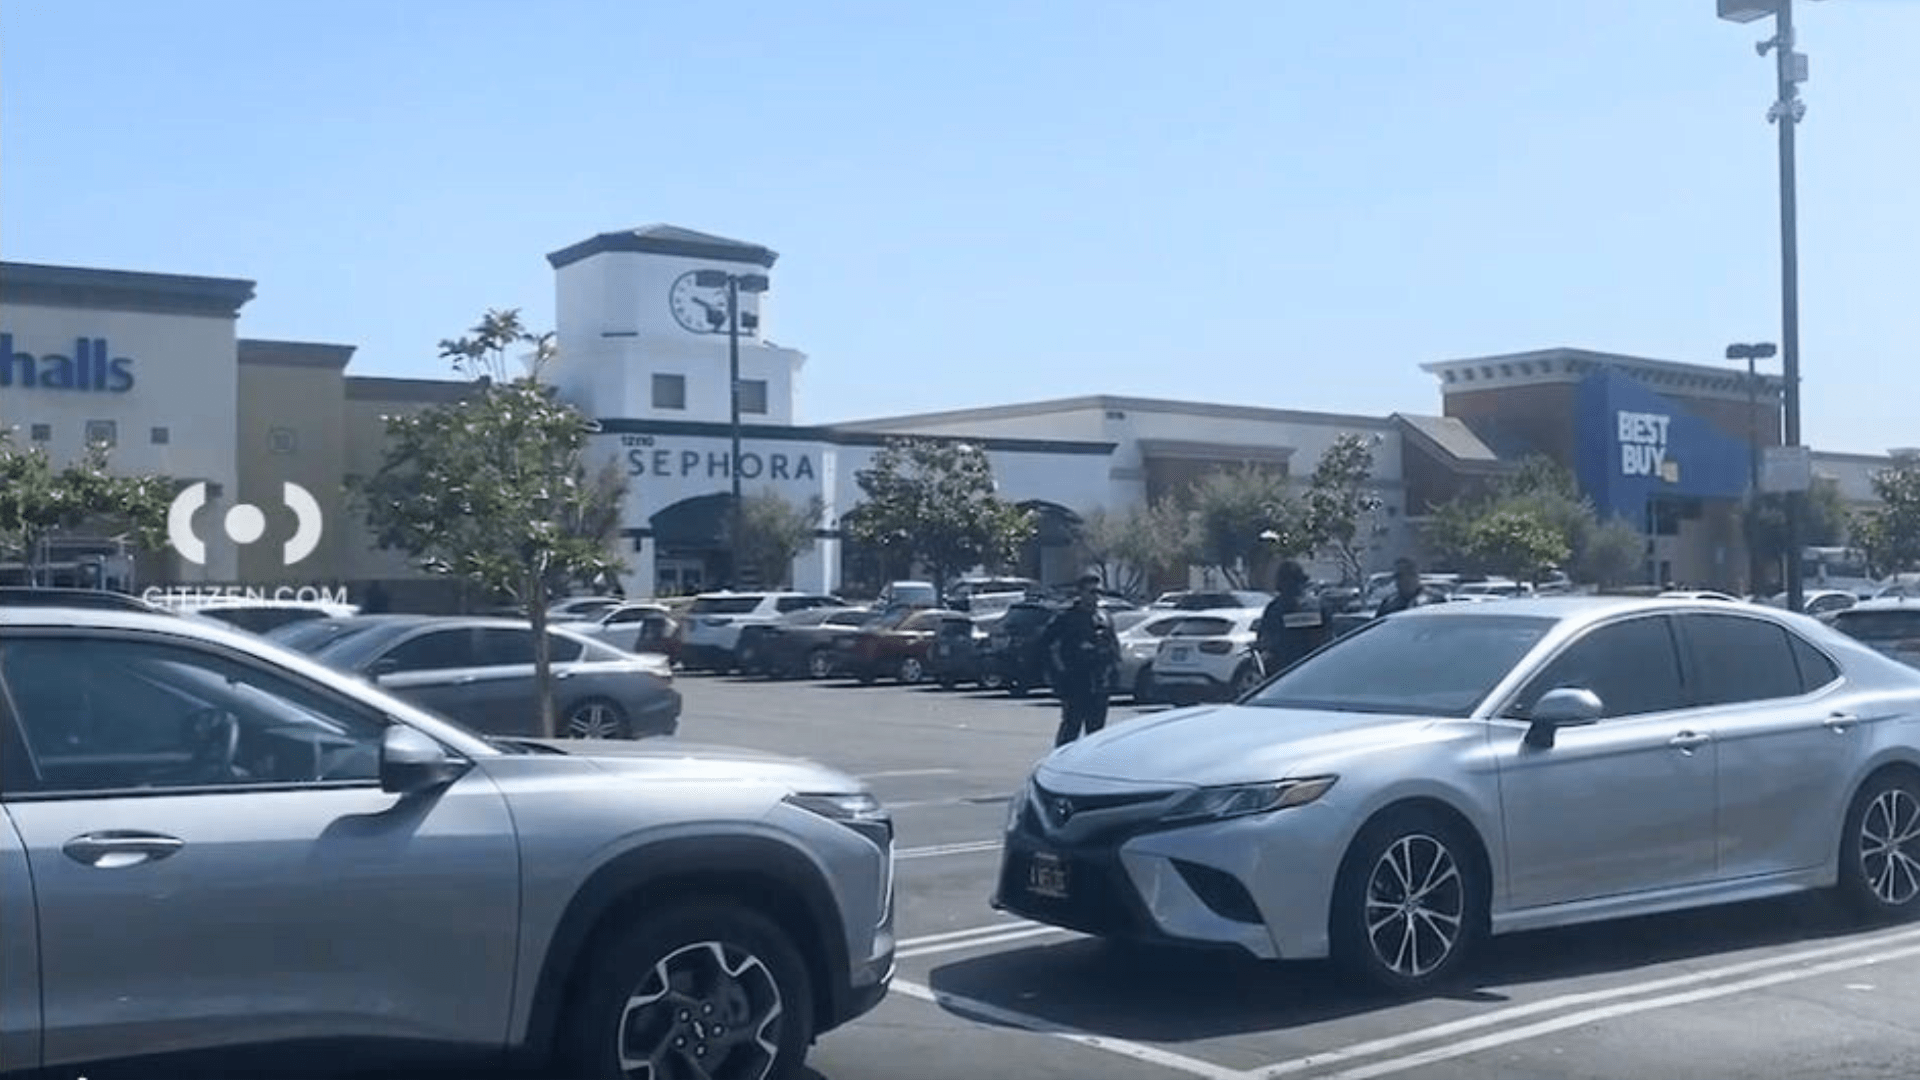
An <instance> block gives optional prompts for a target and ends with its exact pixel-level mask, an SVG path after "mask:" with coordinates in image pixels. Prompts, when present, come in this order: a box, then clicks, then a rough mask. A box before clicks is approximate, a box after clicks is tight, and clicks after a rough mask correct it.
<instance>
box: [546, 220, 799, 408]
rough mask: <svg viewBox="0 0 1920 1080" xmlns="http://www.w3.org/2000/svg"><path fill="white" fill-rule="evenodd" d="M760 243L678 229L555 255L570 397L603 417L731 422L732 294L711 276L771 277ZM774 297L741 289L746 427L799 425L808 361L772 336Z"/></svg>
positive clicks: (559, 368)
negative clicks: (709, 281) (797, 395)
mask: <svg viewBox="0 0 1920 1080" xmlns="http://www.w3.org/2000/svg"><path fill="white" fill-rule="evenodd" d="M777 258H778V256H777V255H776V254H775V253H774V252H772V251H770V250H768V249H767V248H765V247H762V246H760V245H758V244H750V243H746V242H744V241H740V240H729V239H727V238H725V237H720V236H712V235H709V234H707V233H700V232H694V231H693V230H691V229H682V228H677V227H675V226H671V225H650V226H647V227H644V228H639V229H631V230H627V231H623V232H609V233H601V234H599V235H598V236H594V237H591V238H589V239H587V240H583V241H581V242H580V243H577V244H574V245H572V246H571V247H567V248H563V249H562V250H560V251H556V252H554V253H553V254H551V255H549V256H547V262H548V263H550V264H551V265H552V266H553V268H554V276H555V292H556V305H555V312H556V316H555V327H554V330H555V336H556V337H557V339H558V345H559V350H560V357H559V360H558V361H557V362H556V363H555V364H554V366H553V368H552V370H551V371H550V373H549V377H550V378H551V380H552V382H553V383H554V385H555V386H556V387H557V388H558V389H559V391H560V393H561V394H562V395H563V396H564V397H566V398H567V400H569V401H570V402H572V403H573V404H574V405H575V406H576V407H578V408H580V409H581V410H582V411H584V412H586V413H587V414H588V415H589V416H592V417H594V418H595V419H600V420H612V419H619V420H669V421H671V420H680V421H696V422H705V423H722V424H724V423H728V422H729V421H730V420H731V417H732V403H731V399H730V397H729V394H728V386H727V376H728V359H727V336H728V323H727V318H726V314H727V289H726V287H725V286H724V285H723V286H719V287H714V286H711V285H702V284H701V273H700V272H701V271H709V272H712V271H718V272H720V273H724V274H732V275H735V276H738V277H742V278H748V277H758V278H760V279H763V280H764V279H766V278H767V277H768V276H769V273H770V271H771V270H772V267H773V264H774V260H775V259H777ZM767 295H768V294H767V293H766V292H764V291H763V292H752V291H748V290H746V289H743V290H741V292H740V422H741V423H742V424H743V425H748V426H762V425H778V426H789V425H792V424H793V423H794V422H795V415H794V412H795V410H794V390H795V383H796V381H797V379H798V376H799V373H800V369H801V367H802V366H803V365H804V364H805V363H806V357H805V355H804V354H802V353H800V352H798V351H796V350H793V349H785V348H781V347H779V346H777V345H774V344H771V343H770V342H768V341H767V339H766V332H767V321H766V314H767V310H766V308H767V305H766V300H767Z"/></svg>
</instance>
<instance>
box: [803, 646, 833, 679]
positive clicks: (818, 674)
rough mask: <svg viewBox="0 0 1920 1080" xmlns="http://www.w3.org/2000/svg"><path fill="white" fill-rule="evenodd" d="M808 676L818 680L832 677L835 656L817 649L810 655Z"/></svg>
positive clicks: (808, 657) (808, 658) (808, 655)
mask: <svg viewBox="0 0 1920 1080" xmlns="http://www.w3.org/2000/svg"><path fill="white" fill-rule="evenodd" d="M807 674H808V675H810V676H812V677H813V678H816V679H825V678H830V677H832V675H833V654H832V653H830V652H828V651H827V650H825V649H815V650H813V651H812V652H810V653H808V654H807Z"/></svg>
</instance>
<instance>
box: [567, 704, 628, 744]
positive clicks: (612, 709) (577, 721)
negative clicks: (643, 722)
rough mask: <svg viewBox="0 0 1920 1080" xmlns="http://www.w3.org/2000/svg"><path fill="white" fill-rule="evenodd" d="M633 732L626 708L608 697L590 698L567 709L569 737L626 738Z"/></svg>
mask: <svg viewBox="0 0 1920 1080" xmlns="http://www.w3.org/2000/svg"><path fill="white" fill-rule="evenodd" d="M631 734H632V733H631V731H629V729H628V725H627V713H626V710H625V709H622V708H621V707H620V706H618V705H616V704H614V703H613V702H611V701H608V700H607V699H606V698H589V699H588V700H586V701H582V702H580V703H579V704H577V705H575V706H574V707H573V708H571V709H569V710H567V722H566V737H567V738H569V739H624V738H627V737H629V736H630V735H631Z"/></svg>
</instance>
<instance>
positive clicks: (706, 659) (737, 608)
mask: <svg viewBox="0 0 1920 1080" xmlns="http://www.w3.org/2000/svg"><path fill="white" fill-rule="evenodd" d="M846 606H848V605H847V602H846V601H845V600H842V599H840V598H839V597H837V596H823V595H820V594H818V593H800V592H740V593H736V592H717V593H707V594H705V595H703V596H697V597H695V598H694V601H693V603H692V604H690V605H688V607H687V612H686V617H685V618H683V619H681V620H680V635H681V636H680V662H681V664H682V665H684V666H685V667H687V668H688V669H690V670H711V671H732V670H733V668H734V666H735V665H736V664H737V663H738V662H739V657H738V656H737V655H736V653H737V650H738V648H739V645H740V628H741V627H743V626H746V625H748V624H749V623H771V622H773V621H775V620H777V619H778V618H780V616H782V615H785V614H787V613H789V612H794V611H805V610H807V609H808V608H817V607H846Z"/></svg>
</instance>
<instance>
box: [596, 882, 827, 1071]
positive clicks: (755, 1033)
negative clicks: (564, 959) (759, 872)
mask: <svg viewBox="0 0 1920 1080" xmlns="http://www.w3.org/2000/svg"><path fill="white" fill-rule="evenodd" d="M573 1008H574V1014H573V1015H572V1016H571V1017H569V1018H568V1019H569V1023H570V1030H569V1033H568V1035H569V1039H568V1041H569V1045H568V1046H567V1048H566V1050H567V1056H568V1057H570V1058H571V1061H570V1065H571V1067H572V1069H573V1072H572V1075H578V1076H582V1077H591V1078H594V1080H601V1078H605V1080H616V1078H618V1080H655V1078H659V1080H666V1078H668V1077H681V1076H705V1077H711V1078H713V1080H787V1078H790V1077H795V1076H798V1075H799V1074H800V1067H801V1064H802V1059H803V1058H804V1057H805V1055H806V1050H807V1044H808V1041H809V1036H810V1033H811V1032H812V1030H813V1000H812V991H811V985H810V983H809V981H808V978H807V970H806V966H805V964H804V962H803V961H802V960H801V958H800V953H799V951H798V950H797V949H796V948H795V947H794V944H793V943H792V942H791V941H790V940H788V938H787V935H786V934H785V933H783V932H782V931H781V930H780V928H779V927H777V926H775V925H774V924H773V923H772V922H770V921H768V920H767V919H765V918H764V917H762V916H760V915H759V914H756V913H755V912H752V911H749V910H747V909H745V908H741V907H736V906H733V905H729V904H713V903H701V904H699V905H698V906H694V905H685V906H676V907H672V908H668V909H666V910H664V911H652V912H645V913H642V914H641V915H640V916H639V918H638V919H636V920H635V921H634V922H633V924H632V925H630V926H628V927H627V928H626V929H625V931H624V932H622V933H621V934H620V935H619V936H618V937H616V938H615V939H614V940H613V941H612V943H611V944H610V946H609V947H608V948H606V949H605V950H603V951H599V952H598V960H597V961H596V962H594V964H593V967H592V969H591V970H590V971H588V972H587V976H586V981H585V982H584V983H583V984H582V989H581V993H580V994H579V996H578V997H577V998H576V999H575V1001H574V1003H573Z"/></svg>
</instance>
